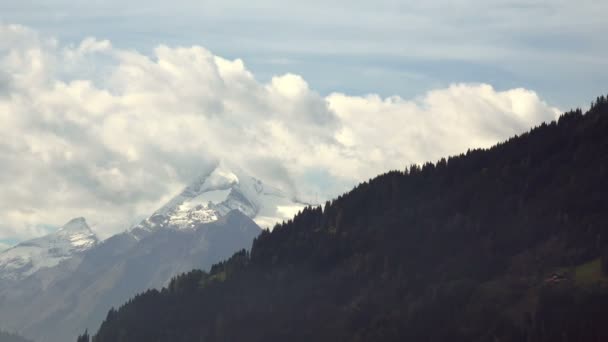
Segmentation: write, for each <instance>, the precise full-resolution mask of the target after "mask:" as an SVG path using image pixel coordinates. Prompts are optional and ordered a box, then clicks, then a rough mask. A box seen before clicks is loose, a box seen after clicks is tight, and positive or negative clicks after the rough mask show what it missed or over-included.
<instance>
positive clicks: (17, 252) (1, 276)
mask: <svg viewBox="0 0 608 342" xmlns="http://www.w3.org/2000/svg"><path fill="white" fill-rule="evenodd" d="M98 242H99V241H98V239H97V236H95V233H93V231H91V229H90V228H89V226H88V225H87V223H86V221H85V219H84V218H82V217H79V218H75V219H73V220H71V221H70V222H68V223H66V224H65V225H64V226H63V227H61V228H60V229H59V230H58V231H57V232H55V233H52V234H49V235H46V236H44V237H41V238H36V239H32V240H29V241H25V242H22V243H20V244H18V245H17V246H15V247H13V248H9V249H8V250H5V251H4V252H2V253H0V282H1V281H5V282H6V281H19V280H22V279H24V278H25V277H28V276H30V275H32V274H33V273H35V272H36V271H38V270H40V269H42V268H50V267H54V266H56V265H58V264H59V263H60V262H62V261H64V260H66V259H69V258H71V257H72V256H74V255H75V254H79V253H82V252H84V251H86V250H88V249H90V248H92V247H94V246H95V245H97V243H98Z"/></svg>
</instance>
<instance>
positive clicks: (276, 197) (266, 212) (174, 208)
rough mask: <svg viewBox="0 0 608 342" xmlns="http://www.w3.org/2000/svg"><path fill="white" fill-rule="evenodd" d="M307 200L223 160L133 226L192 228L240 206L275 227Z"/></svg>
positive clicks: (146, 229) (143, 230)
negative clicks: (297, 197)
mask: <svg viewBox="0 0 608 342" xmlns="http://www.w3.org/2000/svg"><path fill="white" fill-rule="evenodd" d="M305 205H306V204H304V203H301V202H298V201H297V200H295V194H290V193H289V192H287V191H284V190H282V189H279V188H277V187H274V186H272V185H269V184H267V183H265V182H263V181H262V180H260V179H258V178H256V177H254V176H253V175H250V174H248V173H246V172H245V171H243V170H242V169H241V168H239V167H238V166H233V165H230V164H229V163H227V162H225V161H220V162H218V163H217V164H216V165H214V166H213V167H212V168H210V169H208V170H206V172H204V173H203V174H201V175H200V176H199V177H197V178H196V179H195V180H193V181H192V183H190V184H189V185H188V186H186V187H185V188H184V189H183V190H182V191H181V192H180V193H179V194H178V195H177V196H175V197H173V199H171V200H170V201H169V202H168V203H167V204H165V205H164V206H162V207H161V208H160V209H158V210H157V211H156V212H154V214H152V216H150V217H149V218H147V219H145V220H144V221H142V222H141V223H140V224H138V225H137V226H135V227H133V229H132V232H133V233H137V234H139V233H143V234H146V232H149V231H152V230H156V229H158V228H178V229H191V228H194V227H196V226H197V225H199V224H201V223H208V222H213V221H217V220H218V219H219V218H220V217H222V216H225V215H226V214H228V213H229V212H230V211H231V210H238V211H240V212H241V213H243V214H244V215H246V216H248V217H249V218H251V219H253V220H254V221H255V222H256V223H257V224H258V225H261V226H264V227H272V226H273V225H274V224H275V223H277V222H280V221H283V220H286V219H289V218H291V216H292V214H293V213H295V212H297V211H298V210H299V209H302V208H303V207H304V206H305Z"/></svg>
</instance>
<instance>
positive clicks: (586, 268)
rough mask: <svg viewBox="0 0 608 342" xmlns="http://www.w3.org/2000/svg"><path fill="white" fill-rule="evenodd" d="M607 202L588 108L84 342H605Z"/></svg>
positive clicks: (360, 204)
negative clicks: (586, 110) (584, 112)
mask: <svg viewBox="0 0 608 342" xmlns="http://www.w3.org/2000/svg"><path fill="white" fill-rule="evenodd" d="M607 194H608V102H607V100H606V97H604V96H602V97H599V98H598V99H597V100H596V101H595V102H594V103H593V104H592V106H591V108H590V110H589V111H588V112H587V113H586V114H584V115H583V113H582V111H581V110H580V109H577V110H573V111H570V112H567V113H565V114H563V115H562V116H561V117H560V118H559V120H557V121H556V122H551V123H543V124H542V125H540V126H538V127H536V128H534V129H532V130H531V131H530V132H527V133H524V134H522V135H520V136H515V137H513V138H511V139H509V140H508V141H506V142H503V143H500V144H497V145H496V146H494V147H492V148H490V149H486V150H484V149H477V150H470V151H468V152H467V153H466V154H461V155H458V156H454V157H450V158H448V159H441V160H440V161H438V162H437V163H435V164H433V163H426V164H424V165H421V166H418V165H412V166H410V167H409V168H407V169H406V170H405V171H391V172H388V173H386V174H383V175H381V176H378V177H376V178H374V179H371V180H369V181H368V182H364V183H362V184H360V185H358V186H357V187H355V188H354V189H353V190H352V191H350V192H349V193H347V194H345V195H342V196H340V197H339V198H337V199H335V200H333V201H331V202H327V203H326V204H325V206H324V207H323V208H321V207H315V208H313V207H309V208H306V209H305V210H303V211H302V212H301V213H299V214H298V215H296V216H295V217H294V218H293V219H292V220H290V221H289V222H285V223H283V224H280V225H277V226H276V227H275V228H274V229H273V230H272V232H269V231H264V232H263V233H262V234H261V235H260V236H259V237H258V238H257V239H256V240H255V241H254V243H253V246H252V248H251V252H250V253H249V252H247V251H240V252H238V253H236V254H234V255H233V256H232V257H231V258H230V259H228V260H226V261H224V262H221V263H219V264H216V265H215V266H213V267H212V268H211V270H210V272H208V273H207V272H203V271H192V272H189V273H187V274H183V275H181V276H179V277H176V278H175V279H173V281H172V282H171V283H170V285H169V286H168V287H167V288H164V289H162V290H161V291H157V290H151V291H148V292H146V293H143V294H140V295H137V296H136V297H134V298H133V299H131V300H130V301H129V302H128V303H126V304H124V305H123V306H122V307H120V308H119V309H118V310H114V309H112V310H111V311H110V312H109V313H108V315H107V317H106V319H105V321H104V322H103V324H102V325H101V328H100V330H99V331H98V332H97V333H96V334H95V335H94V337H93V341H94V342H124V341H129V342H137V341H171V342H180V341H183V342H186V341H290V342H296V341H541V342H542V341H547V342H549V341H551V342H553V341H608V200H607V198H606V196H607Z"/></svg>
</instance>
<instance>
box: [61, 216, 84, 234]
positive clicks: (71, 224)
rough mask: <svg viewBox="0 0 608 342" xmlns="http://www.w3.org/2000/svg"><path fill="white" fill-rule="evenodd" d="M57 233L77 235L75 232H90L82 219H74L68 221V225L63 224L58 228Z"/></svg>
mask: <svg viewBox="0 0 608 342" xmlns="http://www.w3.org/2000/svg"><path fill="white" fill-rule="evenodd" d="M58 232H69V233H77V232H91V233H92V231H91V228H90V227H89V225H88V224H87V221H86V219H85V218H84V217H76V218H73V219H71V220H70V221H68V223H66V224H64V225H63V226H62V227H61V228H59V230H58Z"/></svg>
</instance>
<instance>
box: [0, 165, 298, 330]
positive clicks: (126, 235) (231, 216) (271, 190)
mask: <svg viewBox="0 0 608 342" xmlns="http://www.w3.org/2000/svg"><path fill="white" fill-rule="evenodd" d="M305 205H306V204H305V203H302V202H300V201H298V200H297V198H296V196H295V194H294V193H291V192H289V191H285V190H282V189H279V188H278V187H275V186H271V185H269V184H268V183H265V182H263V181H261V180H260V179H258V178H256V177H253V176H252V175H249V174H247V173H246V172H244V171H242V170H241V169H240V168H238V167H233V166H228V165H227V164H226V163H218V164H217V165H215V166H214V167H212V168H210V170H209V171H207V172H204V173H203V174H202V175H201V176H200V177H198V178H197V179H195V180H194V181H193V182H192V183H191V184H190V185H189V186H187V187H185V188H184V190H183V191H181V192H180V193H179V194H178V195H177V196H175V197H174V198H173V199H171V200H170V201H169V202H168V203H167V204H165V205H164V206H162V207H161V208H160V209H158V210H157V211H155V212H154V213H153V214H152V215H151V216H150V217H148V218H147V219H145V220H143V221H142V222H141V223H139V224H138V225H136V226H135V227H132V228H130V229H128V230H127V231H125V232H123V233H120V234H116V235H114V236H112V237H110V238H108V239H106V240H104V241H102V242H98V240H97V238H96V237H95V234H93V233H92V232H91V230H90V229H89V228H88V226H87V225H86V222H85V221H84V219H82V218H80V219H75V220H72V221H70V222H69V223H68V224H66V225H65V226H64V227H62V228H61V229H60V230H59V231H58V232H56V233H53V234H51V235H48V236H46V237H43V238H39V239H34V240H31V241H27V242H24V243H22V244H19V245H17V246H15V247H13V248H12V249H9V250H7V251H5V252H3V253H0V323H1V324H2V326H3V327H4V328H7V329H11V330H15V331H19V332H22V333H23V334H24V335H25V336H28V337H32V338H35V340H36V341H41V342H60V341H67V340H71V339H74V337H75V336H76V335H77V334H78V333H80V332H82V331H83V329H86V328H89V329H93V330H95V328H96V327H97V326H98V324H99V323H100V322H101V320H102V319H103V317H105V315H106V314H107V312H108V310H109V309H110V308H111V307H112V306H117V305H120V304H121V303H123V302H124V301H126V300H128V299H129V298H130V297H131V296H133V295H135V294H136V293H138V292H142V291H145V290H146V289H149V288H160V287H162V286H164V285H166V284H167V283H168V281H169V280H170V279H171V278H172V277H174V276H176V275H177V274H180V273H182V272H186V271H189V270H192V269H195V268H196V269H204V270H208V269H209V267H211V265H213V264H214V263H216V262H218V261H221V260H223V259H226V258H228V257H230V256H231V255H232V254H233V253H234V252H235V251H237V250H240V249H243V248H250V247H251V243H252V241H253V239H254V238H255V237H256V236H257V235H258V234H259V233H260V231H261V229H260V226H261V227H270V228H272V226H273V225H274V224H275V223H277V222H280V221H283V220H287V219H290V218H292V217H293V215H294V214H295V213H296V212H297V211H298V210H300V209H302V208H303V207H304V206H305ZM2 277H10V278H11V279H13V280H18V281H5V280H3V278H2Z"/></svg>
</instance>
